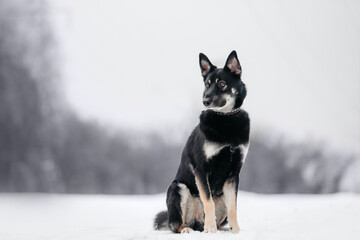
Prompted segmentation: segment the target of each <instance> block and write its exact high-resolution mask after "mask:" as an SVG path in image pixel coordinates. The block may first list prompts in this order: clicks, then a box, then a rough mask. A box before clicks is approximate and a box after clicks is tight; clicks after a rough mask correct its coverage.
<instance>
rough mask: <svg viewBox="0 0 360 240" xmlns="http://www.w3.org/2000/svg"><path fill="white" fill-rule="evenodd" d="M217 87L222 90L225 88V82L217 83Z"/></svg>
mask: <svg viewBox="0 0 360 240" xmlns="http://www.w3.org/2000/svg"><path fill="white" fill-rule="evenodd" d="M218 86H219V87H220V88H224V87H225V86H226V82H225V81H223V80H221V81H219V82H218Z"/></svg>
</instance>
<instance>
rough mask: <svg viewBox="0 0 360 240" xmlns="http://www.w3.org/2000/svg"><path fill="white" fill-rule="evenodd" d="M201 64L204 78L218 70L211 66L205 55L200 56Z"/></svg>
mask: <svg viewBox="0 0 360 240" xmlns="http://www.w3.org/2000/svg"><path fill="white" fill-rule="evenodd" d="M199 64H200V69H201V75H203V77H205V76H206V75H208V74H209V72H212V71H214V69H215V68H216V67H215V66H214V65H212V64H211V62H210V60H209V59H208V57H207V56H205V54H203V53H200V54H199Z"/></svg>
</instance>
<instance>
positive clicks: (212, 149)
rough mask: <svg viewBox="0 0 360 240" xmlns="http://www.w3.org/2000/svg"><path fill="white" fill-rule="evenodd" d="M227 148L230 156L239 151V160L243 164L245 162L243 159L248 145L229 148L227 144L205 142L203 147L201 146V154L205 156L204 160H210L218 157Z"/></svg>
mask: <svg viewBox="0 0 360 240" xmlns="http://www.w3.org/2000/svg"><path fill="white" fill-rule="evenodd" d="M224 148H227V149H228V151H229V153H230V156H229V157H231V154H232V153H234V152H235V151H236V150H237V149H239V151H240V155H241V156H240V158H241V161H242V162H244V161H245V157H246V155H247V151H248V144H246V145H245V144H240V145H239V146H237V147H230V145H228V144H221V143H216V142H212V141H208V140H205V141H204V145H203V152H204V155H205V158H206V160H210V159H212V158H214V157H216V156H218V155H219V153H220V152H221V151H222V150H223V149H224Z"/></svg>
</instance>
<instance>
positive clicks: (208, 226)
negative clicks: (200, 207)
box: [204, 222, 217, 233]
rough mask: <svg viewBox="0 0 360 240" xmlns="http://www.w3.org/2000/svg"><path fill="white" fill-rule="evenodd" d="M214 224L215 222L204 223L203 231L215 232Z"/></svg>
mask: <svg viewBox="0 0 360 240" xmlns="http://www.w3.org/2000/svg"><path fill="white" fill-rule="evenodd" d="M216 230H217V228H216V224H215V222H214V223H211V224H205V226H204V232H205V233H216Z"/></svg>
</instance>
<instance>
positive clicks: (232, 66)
mask: <svg viewBox="0 0 360 240" xmlns="http://www.w3.org/2000/svg"><path fill="white" fill-rule="evenodd" d="M224 69H226V70H228V71H230V72H232V73H233V74H235V75H237V76H240V75H241V66H240V62H239V59H238V57H237V54H236V52H235V50H234V51H232V52H231V53H230V55H229V57H228V58H227V60H226V64H225V67H224Z"/></svg>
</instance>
